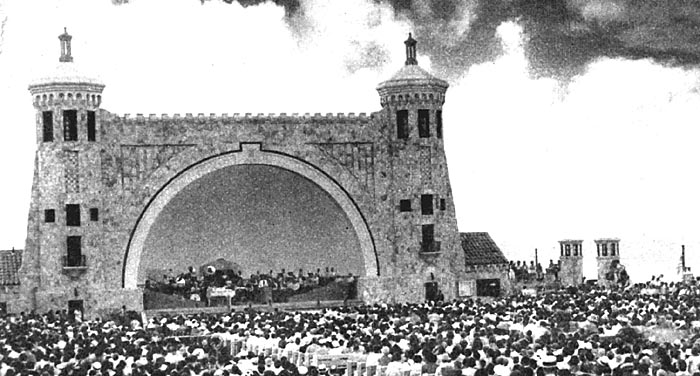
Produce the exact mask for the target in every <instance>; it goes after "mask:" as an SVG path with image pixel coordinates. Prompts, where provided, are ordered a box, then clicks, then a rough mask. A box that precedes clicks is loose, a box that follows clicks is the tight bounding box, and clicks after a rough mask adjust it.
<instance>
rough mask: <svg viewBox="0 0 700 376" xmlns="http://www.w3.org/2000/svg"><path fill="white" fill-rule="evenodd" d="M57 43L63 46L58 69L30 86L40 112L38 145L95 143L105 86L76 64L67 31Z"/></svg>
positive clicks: (70, 38)
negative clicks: (98, 112)
mask: <svg viewBox="0 0 700 376" xmlns="http://www.w3.org/2000/svg"><path fill="white" fill-rule="evenodd" d="M58 39H59V40H60V42H61V56H60V57H59V58H58V61H59V63H58V65H57V66H56V67H55V69H53V70H52V71H51V72H50V73H48V74H47V75H46V76H45V77H41V78H39V79H38V80H35V81H34V82H32V83H31V84H30V85H29V92H30V93H31V94H32V97H33V98H34V108H36V110H37V143H39V145H40V146H50V145H53V144H56V143H59V144H60V143H63V142H76V141H89V142H91V141H96V139H97V134H98V133H99V132H98V123H97V118H96V114H95V113H96V111H97V110H98V108H99V107H100V104H101V102H102V90H103V89H104V87H105V85H103V84H102V83H101V82H100V81H99V80H97V79H95V78H92V77H89V76H86V75H83V74H82V73H81V70H80V69H79V67H78V66H77V65H76V64H75V63H74V62H73V56H72V55H71V41H72V39H73V37H72V36H71V35H70V34H68V31H67V30H66V29H64V32H63V34H61V35H59V36H58ZM61 130H62V131H61Z"/></svg>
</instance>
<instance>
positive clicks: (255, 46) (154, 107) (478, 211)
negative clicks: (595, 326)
mask: <svg viewBox="0 0 700 376" xmlns="http://www.w3.org/2000/svg"><path fill="white" fill-rule="evenodd" d="M0 25H1V26H0V27H1V29H0V35H1V37H0V103H2V104H3V105H2V106H0V109H1V111H0V124H2V125H3V130H4V134H3V137H2V138H0V176H3V177H4V179H3V183H4V184H3V188H2V193H4V194H3V195H1V196H0V207H2V208H3V214H2V215H1V216H0V248H11V247H15V248H23V247H24V241H25V237H26V218H27V213H28V208H29V196H30V190H31V180H32V173H33V161H34V150H35V147H36V140H35V133H34V132H35V131H34V128H33V120H34V114H33V108H32V106H31V98H30V96H29V93H28V91H27V85H28V83H29V82H31V80H32V79H33V78H36V77H40V76H43V75H46V74H50V72H51V69H52V67H53V66H55V65H56V64H57V63H58V56H59V43H58V39H57V36H58V35H59V34H60V33H61V32H62V31H63V28H64V27H67V28H68V31H69V33H70V34H72V35H73V56H74V59H75V60H74V61H75V64H76V65H78V66H80V67H81V69H82V71H83V72H86V74H89V75H92V76H98V77H100V78H101V79H102V80H103V82H105V83H106V85H107V86H106V89H105V91H104V95H103V98H104V99H103V104H102V108H104V109H107V110H109V111H111V112H113V113H118V114H125V113H130V114H136V113H144V114H149V113H156V114H161V113H170V114H173V113H187V112H191V113H195V114H196V113H200V112H201V113H206V114H208V113H229V114H233V113H247V112H250V113H280V112H287V113H306V112H309V113H315V112H321V113H326V112H345V113H347V112H355V113H359V112H368V113H369V112H373V111H377V110H379V109H380V106H379V97H378V95H377V93H376V91H375V87H376V85H377V84H378V83H379V82H381V81H382V80H384V79H386V78H388V77H390V76H391V74H392V73H393V72H395V71H396V70H398V69H399V68H400V67H401V65H402V64H403V61H404V47H403V43H402V42H403V41H404V40H405V39H406V36H407V33H408V32H409V31H410V32H413V35H414V37H415V39H417V40H418V62H419V64H420V65H421V66H422V67H423V68H425V69H427V70H428V71H430V72H432V73H433V74H434V75H436V76H438V77H442V78H444V79H446V80H448V82H449V83H450V85H451V86H450V89H449V90H448V92H447V99H446V103H445V105H444V120H445V149H446V153H447V158H448V168H449V171H450V179H451V183H452V190H453V194H454V197H455V206H456V211H457V220H458V225H459V228H460V231H463V232H466V231H488V232H489V233H490V234H491V236H492V237H493V238H494V240H495V241H496V242H497V243H498V244H499V246H500V247H501V249H502V250H503V251H504V253H505V254H506V256H507V257H509V258H511V259H531V258H533V257H534V250H535V249H536V248H537V249H538V250H539V256H540V259H541V260H547V259H551V258H556V257H557V252H558V251H557V249H558V243H557V242H558V240H561V239H568V238H573V239H582V240H584V243H583V247H584V258H585V264H584V273H585V274H586V276H588V277H595V275H594V274H595V272H594V268H595V261H594V258H593V256H594V253H595V245H594V243H593V240H594V239H597V238H603V237H615V238H620V239H621V242H620V247H621V254H622V262H623V263H624V264H626V265H627V268H628V270H629V272H630V275H631V277H632V279H633V280H637V281H640V280H646V279H648V278H649V277H650V276H651V275H658V274H659V273H664V275H665V276H666V278H667V279H673V278H674V277H675V276H674V275H673V274H675V268H676V265H677V263H678V259H679V256H680V248H681V245H682V244H684V245H685V246H686V250H687V258H688V262H689V266H691V267H693V268H694V270H696V271H697V270H698V269H699V268H700V232H698V231H697V229H698V228H700V218H699V214H698V213H700V195H698V192H700V179H699V178H698V173H697V168H696V165H697V161H700V148H698V147H696V145H697V142H696V140H697V139H698V135H700V132H698V131H697V130H696V127H697V126H696V121H697V120H696V119H697V117H698V116H697V115H698V112H700V110H699V109H700V93H699V92H698V87H699V80H700V66H699V65H698V64H699V63H700V44H699V43H697V40H698V37H699V36H700V35H699V34H700V27H699V26H700V4H698V3H697V2H695V1H692V0H665V1H658V0H461V1H460V0H342V1H329V0H275V1H260V0H240V1H236V0H230V1H229V0H226V1H224V0H204V1H201V0H130V1H125V0H0Z"/></svg>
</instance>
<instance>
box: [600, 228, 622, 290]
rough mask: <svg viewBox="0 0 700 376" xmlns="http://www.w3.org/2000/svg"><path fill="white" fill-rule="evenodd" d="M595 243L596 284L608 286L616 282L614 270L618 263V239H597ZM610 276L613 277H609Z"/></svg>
mask: <svg viewBox="0 0 700 376" xmlns="http://www.w3.org/2000/svg"><path fill="white" fill-rule="evenodd" d="M595 245H596V251H597V256H596V262H597V264H598V285H599V286H605V287H609V286H611V285H613V284H615V283H616V279H615V275H616V273H615V271H616V269H617V266H618V265H620V239H597V240H596V241H595ZM611 273H612V274H611ZM611 276H612V277H613V279H610V278H609V277H611Z"/></svg>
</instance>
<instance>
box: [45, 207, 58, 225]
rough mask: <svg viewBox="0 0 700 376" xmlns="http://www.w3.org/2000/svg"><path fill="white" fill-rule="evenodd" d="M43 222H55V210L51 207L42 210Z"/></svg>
mask: <svg viewBox="0 0 700 376" xmlns="http://www.w3.org/2000/svg"><path fill="white" fill-rule="evenodd" d="M44 222H46V223H54V222H56V211H55V210H53V209H46V210H44Z"/></svg>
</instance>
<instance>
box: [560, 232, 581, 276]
mask: <svg viewBox="0 0 700 376" xmlns="http://www.w3.org/2000/svg"><path fill="white" fill-rule="evenodd" d="M582 244H583V240H560V241H559V249H560V252H561V254H560V255H559V264H560V268H561V269H560V271H559V280H560V281H561V284H562V286H578V285H580V284H581V283H583V247H582Z"/></svg>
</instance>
